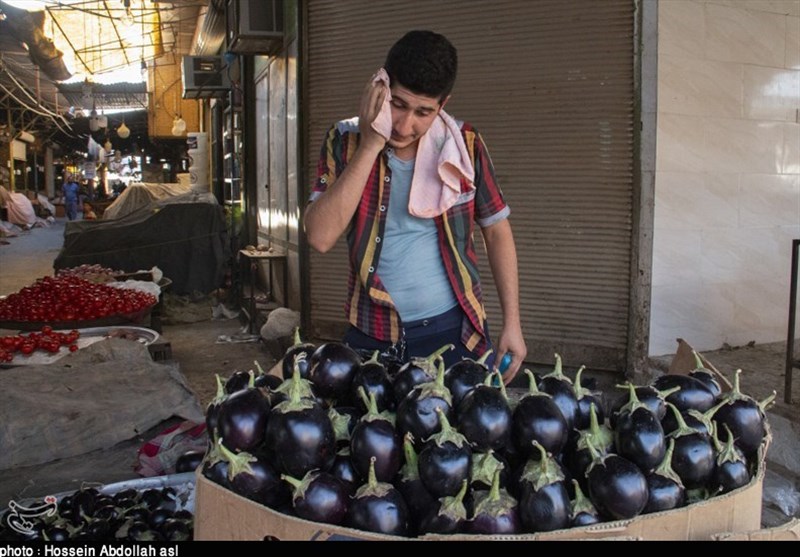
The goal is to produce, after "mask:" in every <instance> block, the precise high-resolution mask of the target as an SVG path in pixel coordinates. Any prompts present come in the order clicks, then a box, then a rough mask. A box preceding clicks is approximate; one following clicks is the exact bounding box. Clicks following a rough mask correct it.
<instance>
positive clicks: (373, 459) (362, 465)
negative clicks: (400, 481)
mask: <svg viewBox="0 0 800 557" xmlns="http://www.w3.org/2000/svg"><path fill="white" fill-rule="evenodd" d="M359 395H360V397H361V399H362V401H364V404H365V405H366V407H367V413H366V414H364V415H363V416H362V417H361V419H360V420H359V421H358V423H357V424H356V426H355V427H354V428H353V433H352V434H351V435H350V457H351V459H352V461H353V466H354V467H355V469H356V471H357V472H358V473H359V475H360V476H361V477H362V478H366V477H367V474H368V473H369V470H370V468H371V467H372V468H374V469H375V477H376V478H377V479H378V481H379V482H388V483H391V482H392V480H394V477H395V476H396V475H397V472H398V471H399V470H400V467H401V466H402V464H403V443H402V441H401V438H400V435H399V433H398V432H397V430H396V429H395V427H394V416H393V415H392V414H389V412H388V411H384V412H379V411H378V406H377V402H376V400H375V399H376V397H375V393H374V392H371V393H370V394H369V397H367V393H366V391H365V390H364V387H359ZM373 463H374V464H373Z"/></svg>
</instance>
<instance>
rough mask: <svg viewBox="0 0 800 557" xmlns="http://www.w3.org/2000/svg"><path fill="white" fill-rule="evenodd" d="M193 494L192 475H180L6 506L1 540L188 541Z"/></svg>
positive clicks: (94, 487)
mask: <svg viewBox="0 0 800 557" xmlns="http://www.w3.org/2000/svg"><path fill="white" fill-rule="evenodd" d="M194 492H195V474H194V473H193V472H184V473H182V474H171V475H168V476H157V477H152V478H142V479H136V480H128V481H123V482H117V483H113V484H107V485H99V484H95V485H85V486H83V487H81V488H80V489H78V490H77V491H69V492H63V493H59V494H55V495H51V496H47V497H44V498H42V499H30V500H23V501H11V502H10V503H9V505H8V509H7V510H6V511H5V512H4V513H3V514H2V516H0V540H3V541H15V542H19V541H25V542H29V541H40V542H41V541H44V542H62V541H63V542H73V541H88V542H144V541H190V540H192V539H193V533H194V503H195V497H194Z"/></svg>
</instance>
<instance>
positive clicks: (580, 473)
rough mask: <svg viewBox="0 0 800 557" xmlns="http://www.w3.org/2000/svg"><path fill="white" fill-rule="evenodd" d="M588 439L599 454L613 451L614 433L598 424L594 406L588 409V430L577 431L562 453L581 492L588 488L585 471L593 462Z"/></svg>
mask: <svg viewBox="0 0 800 557" xmlns="http://www.w3.org/2000/svg"><path fill="white" fill-rule="evenodd" d="M589 439H591V440H592V443H593V444H594V447H595V450H597V451H598V452H599V453H600V454H607V453H610V452H614V450H615V449H614V432H613V431H611V429H610V428H609V427H608V426H606V425H601V424H600V422H599V420H598V419H597V412H596V406H595V405H594V404H592V405H591V406H590V407H589V428H588V429H582V430H580V431H578V432H577V435H575V436H573V437H572V441H571V442H570V443H569V444H568V446H567V449H566V450H565V452H564V465H565V466H566V468H567V470H569V472H570V474H571V475H572V477H573V478H575V479H576V480H577V481H578V483H579V484H580V486H581V488H582V489H583V490H587V489H588V488H589V487H588V485H587V483H586V471H587V470H588V469H589V465H590V464H591V463H592V461H593V460H594V458H593V457H592V453H591V451H590V450H589V446H588V440H589Z"/></svg>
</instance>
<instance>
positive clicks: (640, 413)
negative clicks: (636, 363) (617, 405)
mask: <svg viewBox="0 0 800 557" xmlns="http://www.w3.org/2000/svg"><path fill="white" fill-rule="evenodd" d="M628 390H629V392H628V396H629V398H628V403H627V404H625V405H624V406H623V407H622V408H621V409H620V412H619V414H618V416H617V425H616V427H615V428H614V446H615V447H616V451H617V453H618V454H619V456H621V457H624V458H626V459H628V460H630V461H631V462H633V463H634V464H636V465H637V466H638V467H639V468H640V469H641V470H642V472H644V473H645V474H649V473H650V472H652V471H653V470H655V469H656V467H657V466H658V465H659V464H661V461H662V460H664V454H665V453H666V451H667V444H666V440H665V437H664V428H662V427H661V422H660V421H659V420H658V418H657V417H656V416H655V415H654V414H653V413H652V412H651V411H650V410H649V409H648V408H647V406H645V405H644V404H643V403H641V402H640V401H639V399H638V397H637V396H636V389H635V387H634V386H633V384H632V383H629V384H628Z"/></svg>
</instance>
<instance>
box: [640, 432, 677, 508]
mask: <svg viewBox="0 0 800 557" xmlns="http://www.w3.org/2000/svg"><path fill="white" fill-rule="evenodd" d="M674 450H675V440H674V439H669V441H668V442H667V452H666V454H665V455H664V460H663V462H662V463H661V464H660V465H659V466H658V468H656V469H655V470H654V471H653V472H651V473H650V474H647V476H646V479H647V505H645V507H644V509H643V510H642V514H647V513H656V512H660V511H668V510H671V509H677V508H679V507H683V506H684V505H686V488H685V487H684V485H683V481H682V480H681V477H680V476H679V475H678V474H677V473H676V472H675V471H674V470H673V469H672V455H673V452H674Z"/></svg>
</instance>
